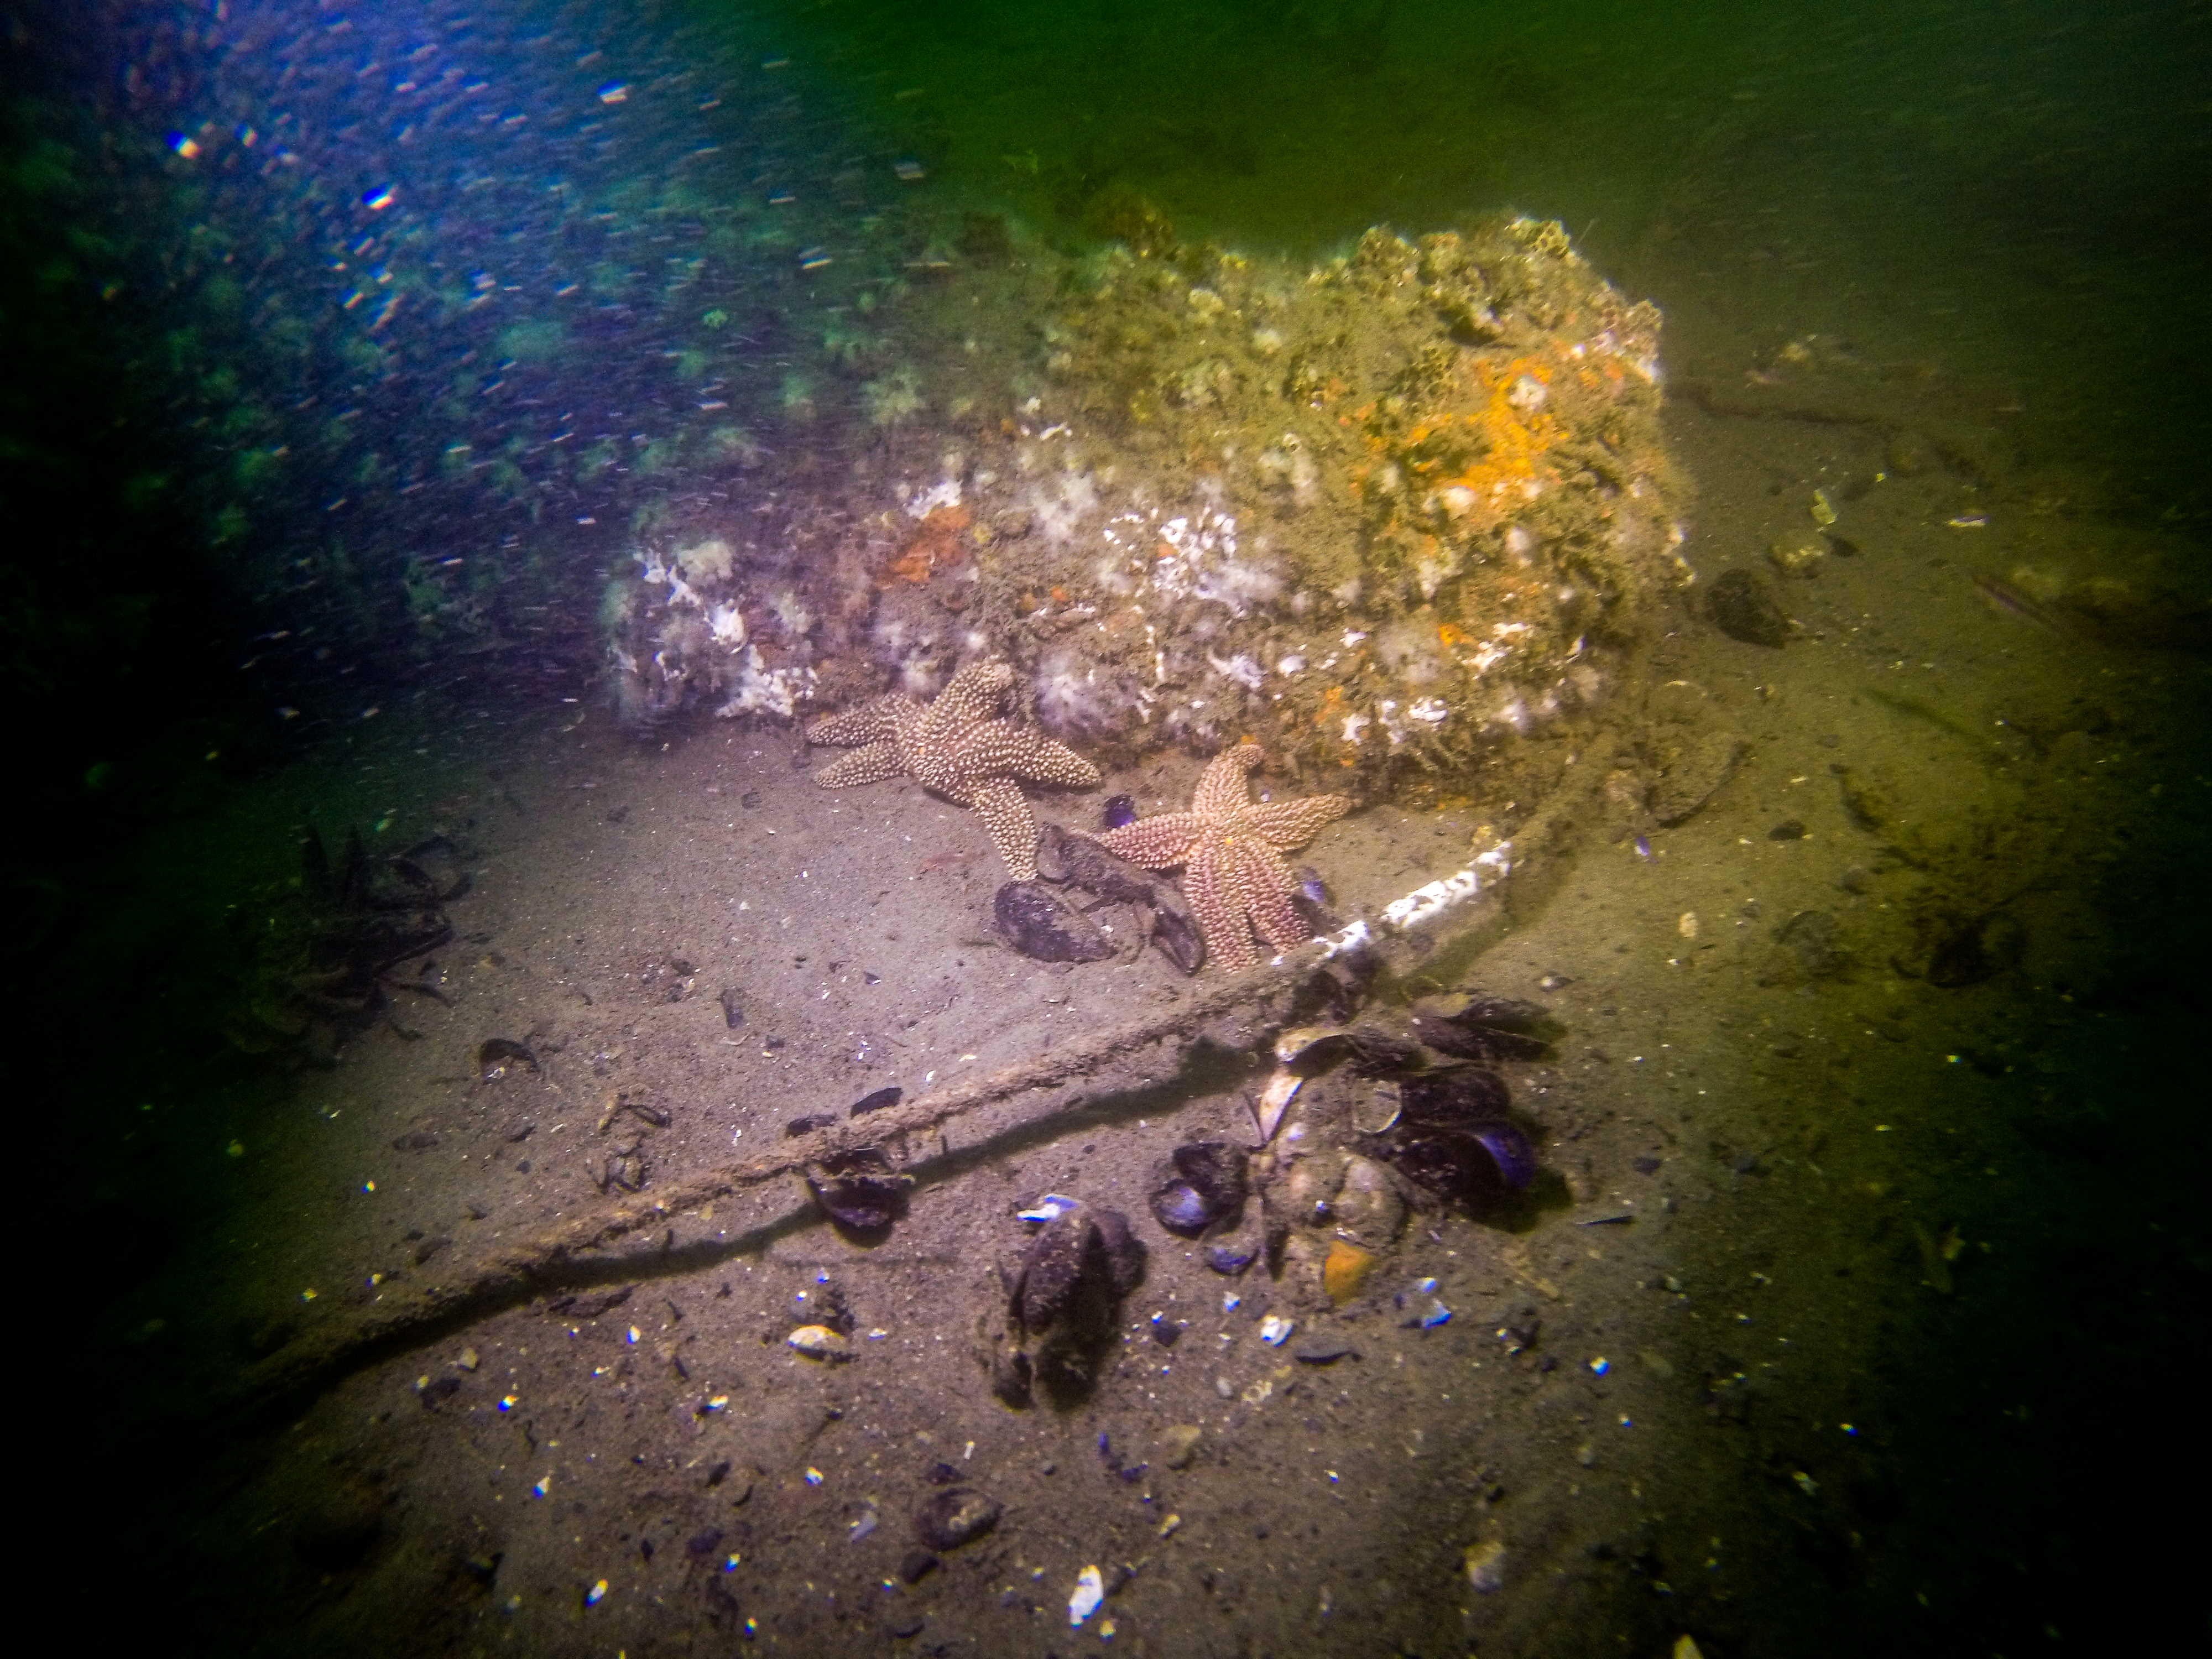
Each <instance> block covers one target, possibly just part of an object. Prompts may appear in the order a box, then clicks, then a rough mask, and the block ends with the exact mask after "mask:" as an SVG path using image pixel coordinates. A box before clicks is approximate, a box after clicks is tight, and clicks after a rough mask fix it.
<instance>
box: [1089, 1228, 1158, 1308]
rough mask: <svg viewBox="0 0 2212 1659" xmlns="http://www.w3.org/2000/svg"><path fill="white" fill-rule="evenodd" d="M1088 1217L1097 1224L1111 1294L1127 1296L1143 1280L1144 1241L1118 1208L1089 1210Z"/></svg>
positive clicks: (1099, 1245) (1099, 1246)
mask: <svg viewBox="0 0 2212 1659" xmlns="http://www.w3.org/2000/svg"><path fill="white" fill-rule="evenodd" d="M1091 1219H1092V1220H1093V1221H1094V1222H1096V1223H1097V1227H1098V1249H1099V1253H1100V1255H1101V1257H1102V1259H1103V1262H1104V1265H1105V1268H1106V1283H1107V1285H1109V1287H1111V1289H1112V1290H1113V1292H1114V1294H1115V1296H1117V1297H1121V1296H1127V1295H1128V1293H1129V1292H1130V1291H1133V1290H1135V1289H1136V1288H1137V1286H1138V1285H1141V1284H1142V1283H1144V1279H1145V1241H1144V1240H1143V1239H1141V1238H1139V1237H1137V1235H1136V1233H1135V1231H1133V1229H1132V1228H1131V1227H1130V1225H1129V1218H1128V1217H1127V1216H1125V1215H1123V1214H1122V1213H1121V1212H1120V1211H1119V1210H1093V1211H1091Z"/></svg>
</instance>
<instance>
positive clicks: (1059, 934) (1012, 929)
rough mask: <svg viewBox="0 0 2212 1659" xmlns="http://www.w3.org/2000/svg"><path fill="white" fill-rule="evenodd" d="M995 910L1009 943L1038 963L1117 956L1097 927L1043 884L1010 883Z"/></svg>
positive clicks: (1000, 894)
mask: <svg viewBox="0 0 2212 1659" xmlns="http://www.w3.org/2000/svg"><path fill="white" fill-rule="evenodd" d="M992 908H993V913H994V915H995V916H996V918H997V920H998V924H999V932H1000V933H1001V934H1002V935H1003V936H1004V937H1005V938H1006V941H1007V943H1009V944H1010V945H1012V946H1013V947H1014V949H1016V950H1017V951H1020V952H1021V953H1022V954H1023V955H1024V956H1025V957H1033V958H1034V959H1036V961H1038V962H1101V961H1103V960H1104V959H1105V958H1106V957H1110V956H1112V955H1113V954H1114V944H1113V941H1112V940H1110V939H1108V938H1107V937H1106V936H1105V935H1104V934H1103V933H1100V932H1099V931H1098V924H1097V922H1095V921H1091V918H1090V917H1088V916H1086V915H1084V914H1083V913H1082V912H1081V911H1080V910H1076V909H1073V908H1070V907H1069V905H1068V904H1067V902H1066V900H1064V899H1062V898H1061V897H1060V895H1059V894H1057V893H1055V892H1054V891H1053V890H1052V889H1051V888H1049V887H1048V886H1046V885H1045V884H1043V883H1042V882H1041V881H1010V882H1008V883H1007V884H1006V885H1005V886H1003V887H1001V888H1000V889H999V896H998V897H997V899H996V900H995V901H994V903H993V906H992Z"/></svg>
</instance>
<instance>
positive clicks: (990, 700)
mask: <svg viewBox="0 0 2212 1659" xmlns="http://www.w3.org/2000/svg"><path fill="white" fill-rule="evenodd" d="M1013 683H1014V671H1013V670H1012V669H1011V668H1009V667H1007V666H1006V664H1004V663H1002V662H971V663H969V665H968V666H967V667H965V668H963V669H962V670H961V671H959V672H958V673H957V674H955V675H954V676H953V677H952V678H951V679H950V680H948V681H946V682H945V690H942V691H940V692H939V693H938V694H937V701H936V702H933V703H931V704H930V705H929V708H928V709H927V712H925V713H924V714H923V716H922V720H921V740H922V742H923V743H925V744H928V745H930V746H931V747H935V746H937V745H939V744H945V743H950V742H953V741H955V740H957V738H959V736H960V734H961V733H962V732H965V731H966V730H967V729H968V728H969V726H977V725H980V724H981V723H982V722H983V721H985V720H989V719H990V718H991V717H992V716H993V715H994V714H997V713H998V712H999V707H1000V704H1001V703H1002V702H1005V701H1006V688H1007V687H1008V686H1010V685H1012V684H1013Z"/></svg>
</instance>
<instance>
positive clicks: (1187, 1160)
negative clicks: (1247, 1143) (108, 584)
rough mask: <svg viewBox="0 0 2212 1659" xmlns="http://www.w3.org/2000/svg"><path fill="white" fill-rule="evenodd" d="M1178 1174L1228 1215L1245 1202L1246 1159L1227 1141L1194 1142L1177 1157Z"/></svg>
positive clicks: (1208, 1201) (1176, 1152) (1178, 1148)
mask: <svg viewBox="0 0 2212 1659" xmlns="http://www.w3.org/2000/svg"><path fill="white" fill-rule="evenodd" d="M1173 1158H1174V1161H1175V1166H1176V1171H1177V1172H1178V1173H1179V1174H1181V1175H1182V1178H1183V1179H1184V1180H1185V1181H1188V1182H1189V1183H1190V1184H1191V1187H1192V1188H1193V1189H1194V1190H1195V1191H1196V1192H1197V1193H1198V1194H1199V1195H1200V1197H1202V1198H1204V1199H1205V1200H1206V1202H1207V1203H1209V1204H1211V1205H1212V1206H1214V1207H1215V1208H1216V1209H1217V1210H1218V1211H1219V1212H1222V1213H1224V1214H1226V1213H1227V1212H1230V1211H1231V1210H1234V1209H1235V1208H1236V1207H1237V1206H1238V1205H1240V1204H1242V1203H1243V1201H1244V1194H1245V1192H1246V1190H1247V1185H1246V1181H1245V1174H1244V1166H1245V1163H1246V1158H1245V1153H1244V1150H1243V1147H1241V1146H1231V1145H1230V1144H1229V1143H1228V1142H1227V1141H1225V1140H1194V1141H1192V1142H1190V1143H1189V1144H1188V1145H1187V1146H1178V1147H1176V1149H1175V1152H1174V1153H1173Z"/></svg>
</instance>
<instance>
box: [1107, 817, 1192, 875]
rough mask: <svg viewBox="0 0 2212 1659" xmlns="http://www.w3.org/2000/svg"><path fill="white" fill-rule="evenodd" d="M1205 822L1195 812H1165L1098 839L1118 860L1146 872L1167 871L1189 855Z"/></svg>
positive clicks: (1112, 830)
mask: <svg viewBox="0 0 2212 1659" xmlns="http://www.w3.org/2000/svg"><path fill="white" fill-rule="evenodd" d="M1205 829H1206V821H1205V820H1204V819H1203V818H1201V817H1199V816H1198V814H1197V813H1195V812H1162V813H1160V814H1159V815H1158V817H1149V818H1139V819H1137V820H1136V821H1135V822H1133V823H1125V824H1123V825H1122V826H1121V828H1120V829H1109V830H1108V831H1107V832H1106V833H1105V834H1104V835H1103V836H1097V837H1095V839H1096V840H1097V842H1098V843H1099V845H1100V846H1102V847H1103V848H1106V849H1107V850H1108V851H1109V852H1110V853H1112V854H1115V856H1116V857H1119V858H1125V859H1127V860H1129V862H1130V863H1132V864H1141V865H1143V866H1145V868H1146V869H1147V870H1167V869H1171V868H1173V867H1174V866H1176V865H1178V864H1181V863H1182V861H1183V860H1184V859H1185V858H1186V857H1187V856H1188V854H1189V853H1190V849H1191V845H1192V843H1193V842H1195V841H1197V839H1198V838H1199V836H1200V835H1201V834H1202V833H1203V832H1204V831H1205Z"/></svg>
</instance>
